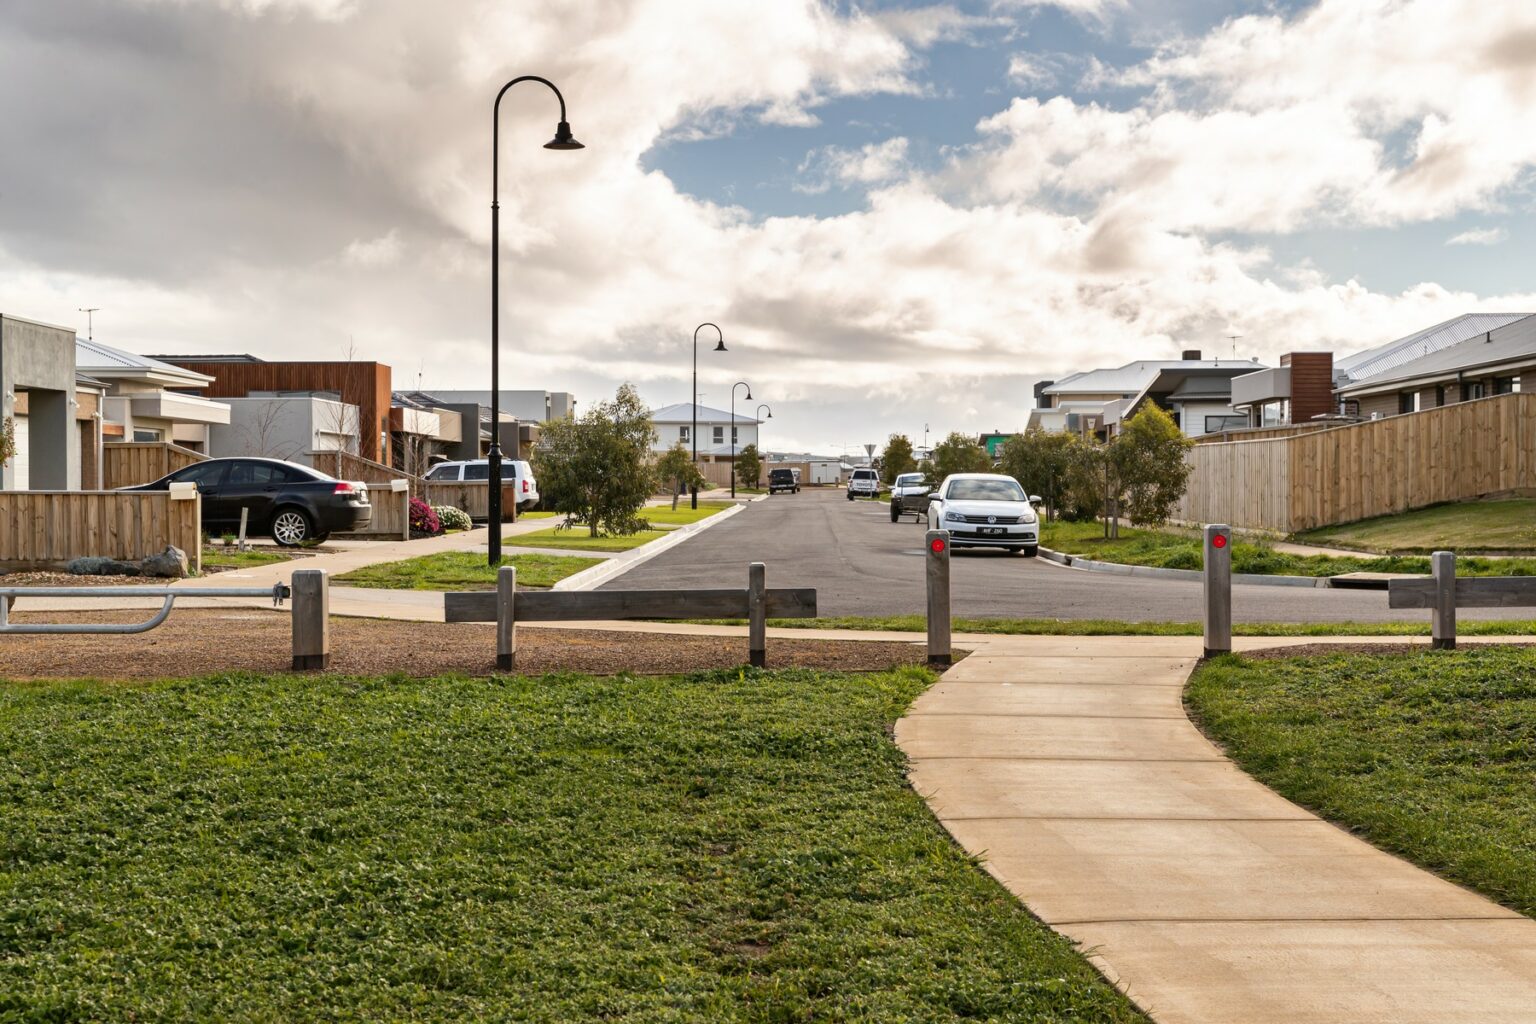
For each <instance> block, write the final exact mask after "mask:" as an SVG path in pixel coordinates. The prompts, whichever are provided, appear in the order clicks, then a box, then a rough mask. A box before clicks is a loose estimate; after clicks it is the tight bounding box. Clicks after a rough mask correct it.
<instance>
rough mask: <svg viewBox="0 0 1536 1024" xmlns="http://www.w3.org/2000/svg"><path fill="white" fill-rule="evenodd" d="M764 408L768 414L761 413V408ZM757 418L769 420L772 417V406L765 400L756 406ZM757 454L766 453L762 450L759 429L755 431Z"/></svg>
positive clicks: (761, 437)
mask: <svg viewBox="0 0 1536 1024" xmlns="http://www.w3.org/2000/svg"><path fill="white" fill-rule="evenodd" d="M764 409H767V410H768V415H767V416H764V415H763V410H764ZM757 418H758V420H759V421H762V420H764V419H770V420H771V419H773V406H771V405H769V404H768V403H767V402H764V403H763V404H762V405H759V406H758V407H757ZM757 454H758V455H766V454H767V453H766V452H765V451H763V432H762V431H761V430H759V431H758V432H757Z"/></svg>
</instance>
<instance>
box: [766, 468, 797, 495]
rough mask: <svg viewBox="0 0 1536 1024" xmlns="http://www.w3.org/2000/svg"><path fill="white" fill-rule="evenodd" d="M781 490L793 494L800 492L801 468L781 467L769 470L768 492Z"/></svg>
mask: <svg viewBox="0 0 1536 1024" xmlns="http://www.w3.org/2000/svg"><path fill="white" fill-rule="evenodd" d="M780 491H789V492H790V493H792V494H799V493H800V470H798V469H795V468H787V469H784V468H781V469H770V470H769V471H768V493H769V494H778V493H779V492H780Z"/></svg>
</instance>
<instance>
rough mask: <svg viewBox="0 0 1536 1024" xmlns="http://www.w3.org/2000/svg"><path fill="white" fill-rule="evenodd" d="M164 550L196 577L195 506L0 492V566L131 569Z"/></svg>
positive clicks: (156, 496) (160, 496)
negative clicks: (78, 563)
mask: <svg viewBox="0 0 1536 1024" xmlns="http://www.w3.org/2000/svg"><path fill="white" fill-rule="evenodd" d="M166 545H174V546H175V547H178V548H180V549H181V550H182V551H185V552H186V554H187V562H188V564H189V565H190V566H191V567H192V568H193V570H194V571H200V570H201V569H202V550H203V545H202V501H201V499H199V498H196V497H194V498H190V499H182V500H175V501H173V500H172V499H171V496H170V495H169V494H168V493H165V492H163V491H151V492H138V491H129V492H124V491H0V565H5V566H7V567H8V568H13V569H20V568H46V567H53V566H61V565H62V564H63V563H65V562H68V561H70V560H71V559H74V558H80V557H83V556H87V555H99V556H103V557H106V558H116V559H119V560H122V561H136V560H138V559H141V558H145V557H147V556H149V555H156V554H159V553H160V552H161V551H163V550H165V547H166Z"/></svg>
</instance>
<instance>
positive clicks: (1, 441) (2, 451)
mask: <svg viewBox="0 0 1536 1024" xmlns="http://www.w3.org/2000/svg"><path fill="white" fill-rule="evenodd" d="M15 457H16V423H15V421H13V420H12V419H11V418H10V417H9V416H7V417H6V418H5V421H4V422H0V469H4V468H5V467H6V464H7V463H9V462H10V461H11V460H12V459H13V458H15Z"/></svg>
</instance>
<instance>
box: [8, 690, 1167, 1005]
mask: <svg viewBox="0 0 1536 1024" xmlns="http://www.w3.org/2000/svg"><path fill="white" fill-rule="evenodd" d="M931 679H932V677H931V676H929V675H928V674H927V673H925V672H923V671H921V670H917V669H912V670H906V671H900V672H893V673H888V674H877V675H865V676H853V675H836V674H819V673H811V672H806V671H799V670H788V671H781V672H773V673H762V672H756V671H750V670H747V671H743V670H732V671H727V672H719V673H711V674H704V675H699V676H695V677H684V678H675V677H674V678H635V677H622V676H621V677H616V678H590V677H572V676H563V677H546V678H542V679H526V678H509V677H501V678H491V679H464V678H456V677H446V678H437V679H428V680H413V679H406V678H385V679H368V678H361V679H359V678H341V677H327V676H320V677H304V676H290V675H279V676H271V677H262V676H216V677H211V678H206V679H199V680H190V681H167V682H160V683H152V684H147V685H133V686H130V685H124V684H110V685H108V684H98V683H28V684H9V685H4V686H0V750H3V751H4V757H5V762H6V773H5V783H4V787H5V797H4V800H3V801H0V826H3V827H0V864H3V868H0V892H3V900H0V950H3V955H0V1019H3V1020H16V1021H84V1020H101V1021H107V1020H111V1021H127V1020H144V1021H148V1020H153V1021H170V1022H178V1021H210V1020H217V1021H230V1022H256V1021H260V1022H272V1021H299V1020H307V1021H319V1020H325V1021H404V1020H410V1021H416V1022H426V1024H431V1022H440V1021H456V1022H457V1021H480V1020H504V1021H513V1020H516V1021H530V1022H549V1024H555V1022H572V1021H596V1020H606V1021H633V1022H641V1021H647V1022H648V1021H674V1022H699V1024H719V1022H775V1021H785V1022H789V1021H841V1022H871V1024H874V1022H896V1021H914V1022H915V1021H923V1022H947V1021H955V1022H959V1021H983V1020H985V1021H993V1022H1020V1024H1022V1022H1039V1024H1044V1022H1061V1024H1066V1022H1077V1024H1085V1022H1130V1021H1144V1018H1143V1017H1141V1016H1140V1015H1139V1014H1138V1013H1136V1011H1135V1010H1134V1009H1133V1008H1132V1007H1131V1006H1130V1005H1129V1003H1128V1002H1127V1001H1126V1000H1125V999H1124V998H1123V997H1122V996H1121V995H1120V994H1119V993H1117V992H1116V991H1115V990H1114V989H1113V988H1112V987H1111V986H1110V985H1109V984H1108V983H1106V982H1105V981H1104V980H1103V979H1101V978H1100V977H1099V976H1098V975H1097V974H1096V973H1095V972H1094V971H1093V970H1092V969H1091V968H1090V967H1089V966H1088V965H1087V963H1086V962H1085V961H1084V960H1083V959H1082V958H1081V957H1080V956H1079V955H1078V954H1077V953H1075V952H1074V951H1073V950H1072V949H1071V947H1070V946H1069V945H1068V943H1067V942H1066V941H1065V940H1063V939H1061V938H1060V937H1058V936H1056V935H1055V934H1053V933H1052V932H1050V931H1049V930H1048V929H1046V928H1045V927H1044V926H1042V925H1041V924H1040V923H1039V922H1037V921H1036V920H1035V919H1034V918H1032V917H1031V916H1030V915H1029V914H1028V913H1027V912H1026V911H1025V910H1024V909H1023V908H1022V907H1021V906H1020V905H1019V904H1018V903H1017V902H1016V901H1014V900H1013V899H1012V898H1011V897H1010V896H1009V895H1008V894H1007V893H1006V892H1005V891H1004V890H1003V889H1002V887H1001V886H1000V885H998V884H997V883H996V882H995V881H994V880H992V879H991V878H990V877H989V876H987V875H986V874H985V873H984V872H983V871H982V870H981V869H980V868H979V867H978V866H977V865H976V864H975V863H974V862H973V861H972V860H971V859H970V858H968V857H967V856H966V855H965V854H964V853H963V852H962V851H961V850H960V849H959V847H957V846H956V845H955V844H954V843H953V842H952V841H951V840H950V838H949V837H948V836H947V835H946V834H945V833H944V832H943V830H942V829H941V828H940V827H939V825H938V824H937V822H936V821H935V820H934V818H933V817H932V815H931V814H930V813H929V811H928V809H927V807H926V806H925V805H924V804H923V802H922V800H921V799H920V798H919V797H918V795H917V794H916V793H914V792H913V791H912V790H911V789H910V788H909V787H908V785H907V783H906V778H905V774H904V759H903V757H902V755H901V753H900V752H899V751H898V750H897V748H896V747H895V746H894V744H893V743H892V742H891V741H890V739H889V738H888V735H887V730H888V729H889V727H890V724H891V723H892V722H893V721H894V720H895V719H896V717H897V716H899V715H900V714H901V713H902V711H903V709H904V708H905V707H906V706H907V704H908V703H909V702H910V701H911V700H912V699H913V697H914V696H916V695H917V694H918V693H919V692H921V691H922V690H923V689H924V688H925V687H927V686H928V685H929V683H930V681H931Z"/></svg>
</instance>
